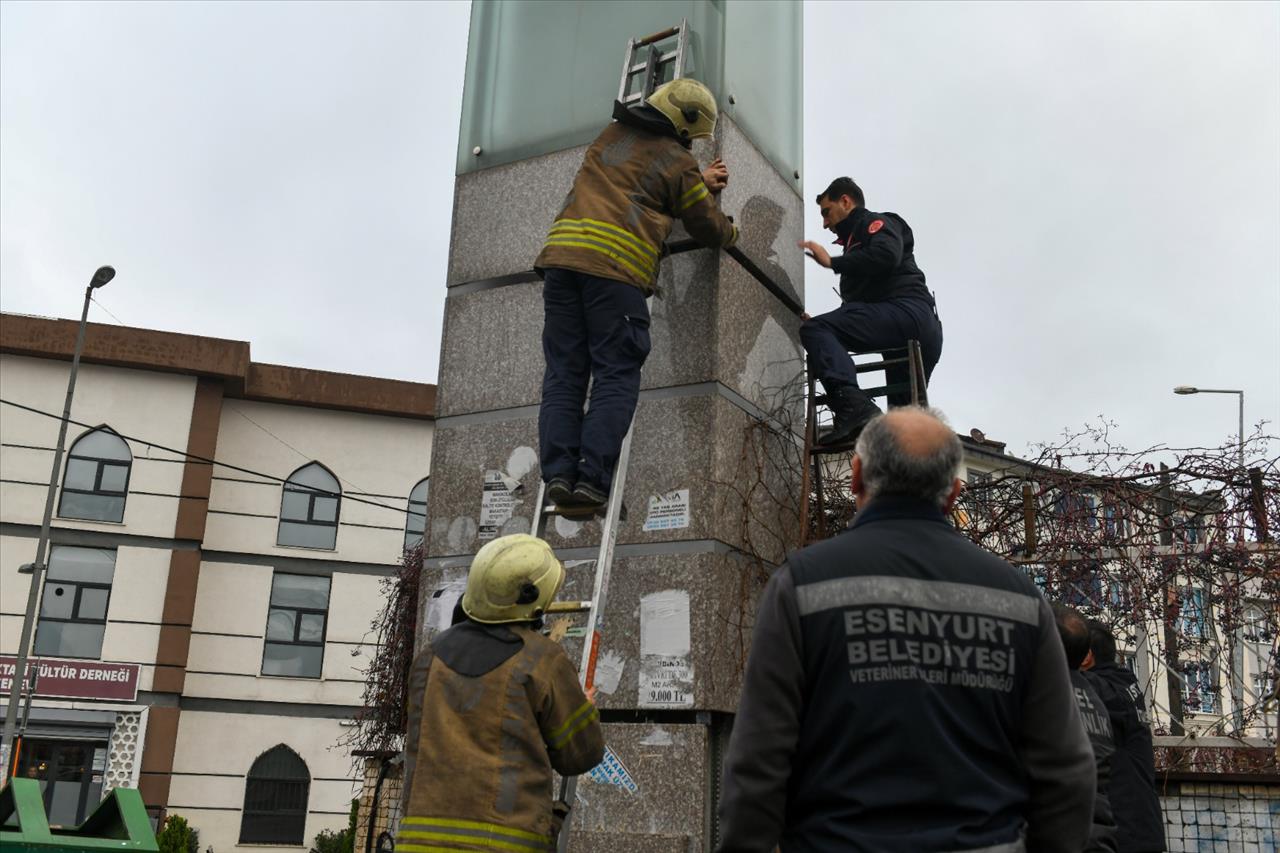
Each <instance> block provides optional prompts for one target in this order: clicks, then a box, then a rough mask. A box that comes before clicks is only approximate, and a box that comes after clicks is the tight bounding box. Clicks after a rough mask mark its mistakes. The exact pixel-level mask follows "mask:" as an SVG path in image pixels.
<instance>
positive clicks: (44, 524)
mask: <svg viewBox="0 0 1280 853" xmlns="http://www.w3.org/2000/svg"><path fill="white" fill-rule="evenodd" d="M115 275H116V271H115V268H114V267H110V266H104V267H98V269H97V271H96V272H94V274H93V278H92V279H90V280H89V286H88V287H86V288H85V289H84V310H83V311H81V312H80V328H79V331H77V333H76V348H75V352H74V353H73V354H72V356H71V376H70V377H69V378H68V379H67V399H66V402H65V403H64V404H63V406H62V420H61V422H59V424H58V443H57V444H56V445H54V450H53V468H52V470H51V471H50V472H49V490H48V492H47V493H46V494H45V498H44V519H43V520H42V521H41V522H40V538H39V539H38V540H37V541H36V558H35V561H34V563H33V564H32V567H31V569H32V571H31V589H30V591H28V593H27V611H26V614H25V615H24V616H23V617H22V638H21V639H20V640H19V641H18V654H17V660H16V661H15V663H14V667H13V683H12V684H11V685H10V686H9V698H8V701H7V703H6V705H5V709H4V735H3V739H0V780H5V779H8V778H9V775H10V773H11V772H12V770H13V768H12V767H11V764H12V763H13V762H12V755H13V736H14V732H15V730H16V727H17V720H18V705H19V704H21V701H22V686H23V684H24V683H25V682H26V680H27V679H26V675H27V659H28V657H29V654H30V649H31V635H32V634H33V633H34V632H35V624H36V608H37V607H38V605H39V602H40V592H41V589H42V587H43V586H44V572H45V569H46V568H47V565H46V564H47V563H48V560H46V559H45V555H46V554H47V553H48V550H49V528H50V525H51V524H52V523H53V502H54V498H55V497H56V496H57V494H58V474H59V473H60V472H61V471H62V448H63V445H64V444H66V441H67V422H68V421H69V420H70V419H71V400H72V398H73V397H74V396H75V393H76V373H77V371H79V369H80V351H81V350H82V349H84V333H85V328H86V326H87V325H88V322H89V303H90V302H91V301H92V300H93V292H94V291H95V290H97V289H98V288H99V287H102V286H104V285H105V284H106V283H107V282H109V281H111V279H113V278H115ZM33 681H34V680H33Z"/></svg>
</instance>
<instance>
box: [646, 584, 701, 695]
mask: <svg viewBox="0 0 1280 853" xmlns="http://www.w3.org/2000/svg"><path fill="white" fill-rule="evenodd" d="M691 646H692V644H691V643H690V639H689V592H688V590H683V589H668V590H663V591H662V592H652V593H649V594H648V595H645V596H643V597H641V599H640V675H639V699H638V706H639V707H641V708H692V707H693V664H692V663H691V662H690V661H689V652H690V649H691Z"/></svg>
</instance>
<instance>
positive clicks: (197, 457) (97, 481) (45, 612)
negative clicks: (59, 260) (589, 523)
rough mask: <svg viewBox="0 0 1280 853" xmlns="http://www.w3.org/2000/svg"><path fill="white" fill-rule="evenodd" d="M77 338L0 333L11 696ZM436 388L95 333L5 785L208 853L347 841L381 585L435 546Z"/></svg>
mask: <svg viewBox="0 0 1280 853" xmlns="http://www.w3.org/2000/svg"><path fill="white" fill-rule="evenodd" d="M75 335H76V324H75V323H74V322H73V321H67V320H51V319H43V318H35V317H27V316H19V315H10V314H6V315H2V316H0V400H2V401H3V402H2V403H0V686H2V687H3V688H4V689H3V696H4V698H0V703H3V702H7V697H8V689H9V680H10V679H12V678H13V677H14V675H15V673H14V655H15V653H16V650H17V646H18V640H19V633H20V630H21V625H22V618H23V612H24V610H25V607H26V602H27V596H28V591H29V589H30V578H31V575H30V574H28V573H24V572H23V569H22V567H23V565H24V564H27V563H30V562H32V561H33V559H34V558H35V554H36V542H37V536H38V533H39V529H40V521H41V516H42V513H43V510H44V504H45V496H46V492H47V484H48V478H49V473H50V466H51V465H52V460H53V452H54V445H55V442H56V436H57V430H58V418H59V416H60V413H61V410H62V402H63V396H64V393H65V389H66V382H67V374H68V370H69V368H70V359H71V354H72V350H73V347H74V342H75ZM434 405H435V387H434V386H432V385H425V384H418V383H411V382H402V381H396V380H389V379H377V378H371V377H363V376H351V375H344V374H336V373H328V372H324V371H316V370H307V369H304V368H294V367H281V366H278V365H269V364H260V363H257V362H254V361H252V360H251V358H250V347H249V344H248V343H245V342H240V341H231V340H221V339H214V338H206V337H196V336H192V335H183V334H174V333H169V332H160V331H152V330H146V329H133V328H124V327H120V326H110V325H99V324H90V326H89V328H88V333H87V338H86V343H85V348H84V356H83V359H82V363H81V367H80V375H79V379H78V384H77V388H76V395H75V404H74V408H73V410H72V415H71V419H72V421H73V423H72V424H71V425H70V428H69V431H68V437H67V445H66V447H67V453H66V455H65V457H64V461H63V465H62V470H61V472H60V473H59V476H58V484H59V486H58V492H57V494H56V496H55V500H56V503H55V512H54V519H53V531H52V540H51V541H52V547H51V551H50V553H49V555H48V560H47V564H48V573H47V576H46V579H45V583H44V585H43V590H42V594H41V604H40V609H39V621H38V624H37V627H36V632H35V655H36V657H37V659H38V665H33V667H32V668H30V669H29V670H28V681H27V684H28V686H30V685H31V674H32V673H33V671H36V672H38V673H39V676H38V678H36V679H35V682H34V691H33V692H34V697H33V698H32V700H31V701H30V710H29V713H24V714H23V715H22V716H23V718H24V722H25V726H24V730H23V732H22V738H21V742H20V745H19V747H18V749H17V750H15V753H16V754H15V756H14V760H13V762H12V765H11V768H9V769H10V770H11V771H12V772H16V773H17V774H19V775H23V776H29V777H33V778H37V779H40V780H41V781H42V783H43V785H44V789H45V801H46V808H47V809H48V811H49V813H50V819H51V821H53V822H55V823H61V824H72V823H75V822H77V821H79V820H81V819H83V817H84V816H85V815H86V814H87V813H88V812H89V811H91V810H92V808H93V806H94V804H96V802H97V801H98V800H99V799H100V798H101V797H102V796H103V795H104V794H105V793H106V792H107V791H109V790H110V789H111V788H112V787H115V786H120V785H125V786H134V787H137V788H139V789H140V790H141V792H142V796H143V799H144V801H145V802H146V804H147V806H148V808H149V810H151V811H152V812H153V814H155V815H157V816H159V815H160V814H162V813H166V812H167V813H177V814H181V815H183V816H184V817H186V818H187V819H188V820H189V821H190V822H191V823H192V824H193V825H194V826H195V827H196V828H197V829H198V830H199V831H200V835H201V848H202V849H207V848H210V847H211V848H212V849H213V850H215V851H222V850H229V849H232V848H235V849H254V848H255V847H260V846H261V847H268V846H269V847H271V848H272V849H279V847H280V846H281V845H285V846H295V847H309V846H310V845H311V843H312V840H313V839H314V836H315V835H316V833H317V832H319V831H320V830H322V829H329V828H340V827H342V826H345V824H346V822H347V816H348V813H349V809H350V802H351V798H352V796H353V795H354V793H355V788H354V780H355V779H356V777H357V775H358V774H357V773H356V771H355V770H354V769H353V765H352V759H351V757H350V755H349V753H348V752H347V751H346V750H344V749H343V748H342V746H341V742H342V740H343V735H344V732H345V731H346V725H345V721H348V720H350V719H351V718H352V716H353V715H354V714H355V713H356V711H357V710H358V708H359V706H360V703H361V695H362V688H363V674H362V668H363V666H364V665H365V663H366V662H367V661H368V659H369V657H370V654H371V651H372V648H373V647H372V645H371V644H372V641H373V639H374V638H373V634H372V631H371V625H372V623H373V621H374V620H375V618H376V616H377V614H378V612H379V610H380V608H381V604H382V596H383V591H382V588H381V583H382V581H383V579H384V578H385V577H387V576H388V575H390V574H393V573H394V572H395V570H396V566H397V565H398V563H399V561H400V558H401V555H402V553H403V550H404V547H405V545H406V543H410V544H411V543H412V542H414V541H415V540H416V539H418V538H420V536H421V534H422V530H423V528H424V525H425V512H426V509H425V508H426V490H427V488H428V482H429V481H428V476H429V473H430V472H429V471H428V466H429V464H430V458H431V440H432V429H433V422H432V418H433V411H434Z"/></svg>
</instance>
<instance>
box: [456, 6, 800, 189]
mask: <svg viewBox="0 0 1280 853" xmlns="http://www.w3.org/2000/svg"><path fill="white" fill-rule="evenodd" d="M758 2H761V3H763V4H764V5H772V3H774V2H779V0H758ZM743 5H751V4H750V3H746V4H743ZM682 19H684V20H687V21H688V23H689V28H690V39H689V53H688V55H687V57H686V59H685V76H687V77H694V78H696V79H698V80H701V81H702V82H703V83H706V84H707V85H708V86H709V87H710V88H711V91H712V92H715V93H716V95H717V97H719V96H720V93H721V91H722V89H723V78H722V71H723V68H724V46H723V45H724V2H723V0H646V2H643V3H628V2H598V0H538V1H537V2H531V1H530V0H475V1H474V2H473V3H472V5H471V32H470V36H469V38H468V44H467V70H466V78H465V89H464V92H463V99H462V127H461V130H460V132H459V134H458V174H464V173H466V172H473V171H476V170H478V169H484V168H488V167H490V166H497V165H500V164H502V163H510V162H513V161H515V160H522V159H525V158H527V157H534V156H537V155H539V154H546V153H549V152H552V151H559V150H562V149H564V148H571V147H573V146H575V145H582V144H584V143H587V142H590V141H591V140H592V139H594V138H595V136H596V135H597V134H598V133H599V132H600V130H601V128H603V127H604V126H605V125H606V124H608V123H609V121H610V118H611V115H612V113H613V102H614V100H615V99H616V98H617V97H618V84H619V83H620V81H621V79H622V63H623V58H624V57H625V54H626V48H627V41H628V40H629V39H632V38H637V39H639V38H643V37H645V36H647V35H650V34H652V33H655V32H659V31H661V30H665V29H667V28H668V27H674V26H677V25H678V24H679V23H680V21H681V20H682ZM796 99H797V100H798V99H799V91H798V90H797V92H796ZM477 147H479V148H480V149H481V153H480V154H479V155H476V154H475V153H473V152H474V149H475V148H477Z"/></svg>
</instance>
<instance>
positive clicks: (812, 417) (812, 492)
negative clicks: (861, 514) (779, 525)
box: [800, 340, 929, 546]
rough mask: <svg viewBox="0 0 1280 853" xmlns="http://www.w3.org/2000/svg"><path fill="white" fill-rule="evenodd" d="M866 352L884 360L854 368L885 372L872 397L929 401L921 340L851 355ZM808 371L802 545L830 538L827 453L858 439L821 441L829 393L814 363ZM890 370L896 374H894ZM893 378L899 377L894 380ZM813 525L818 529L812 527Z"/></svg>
mask: <svg viewBox="0 0 1280 853" xmlns="http://www.w3.org/2000/svg"><path fill="white" fill-rule="evenodd" d="M863 355H879V356H881V360H880V361H873V362H865V363H863V364H857V363H856V362H855V363H854V369H855V370H856V371H857V372H858V373H859V374H863V373H873V372H876V371H881V370H883V371H884V372H885V384H884V385H881V386H879V387H876V388H863V389H862V390H863V392H864V393H865V394H866V395H867V396H868V397H871V398H872V399H875V398H877V397H885V398H888V397H890V396H897V397H898V398H899V399H901V397H902V396H903V395H906V396H907V398H908V400H909V402H910V403H911V404H912V405H916V406H927V405H929V391H928V387H927V380H926V377H925V371H924V355H923V353H922V352H921V349H920V342H919V341H916V340H909V341H907V343H906V346H902V347H897V348H895V349H887V350H877V351H874V352H863V353H859V352H851V353H849V357H850V358H854V357H856V356H863ZM807 372H808V376H809V387H808V395H807V397H806V399H807V400H808V412H807V413H806V417H805V430H804V474H803V476H802V478H801V481H800V495H801V498H800V507H801V509H800V544H801V546H804V545H807V544H808V543H809V542H816V541H818V540H820V539H826V538H827V536H829V535H830V534H829V532H828V531H827V513H826V510H827V505H826V495H825V494H824V492H823V488H824V484H823V466H824V465H825V464H826V460H825V459H824V457H826V456H828V455H831V454H837V453H851V452H852V451H853V447H854V442H845V443H843V444H833V445H827V444H822V445H820V444H818V407H819V406H824V405H826V402H827V396H826V395H825V394H819V393H818V389H817V379H816V377H815V376H814V374H813V367H812V365H810V366H809V370H808V371H807ZM904 372H905V374H906V376H905V379H904V378H903V376H902V374H903V373H904ZM890 374H892V377H891V376H890ZM890 378H893V379H896V380H897V381H893V382H891V381H890ZM811 513H815V515H814V523H812V524H811V523H810V514H811ZM810 527H813V528H814V529H813V530H812V531H811V530H810Z"/></svg>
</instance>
